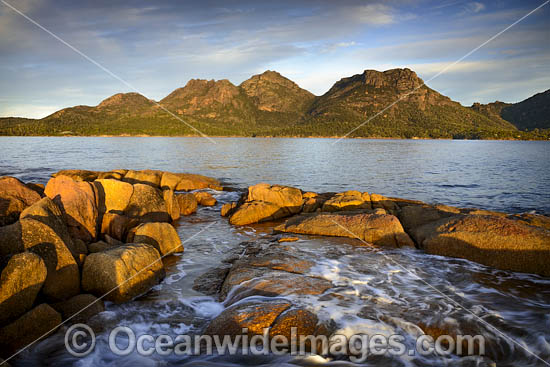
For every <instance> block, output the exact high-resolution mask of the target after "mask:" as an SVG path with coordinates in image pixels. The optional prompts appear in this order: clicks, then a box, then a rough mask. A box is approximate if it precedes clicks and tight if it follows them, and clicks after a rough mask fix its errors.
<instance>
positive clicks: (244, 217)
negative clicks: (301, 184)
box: [229, 183, 303, 225]
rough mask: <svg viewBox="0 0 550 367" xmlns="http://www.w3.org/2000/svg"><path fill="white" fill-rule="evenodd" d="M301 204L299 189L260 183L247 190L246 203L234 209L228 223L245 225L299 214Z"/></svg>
mask: <svg viewBox="0 0 550 367" xmlns="http://www.w3.org/2000/svg"><path fill="white" fill-rule="evenodd" d="M302 204H303V198H302V192H301V191H300V190H299V189H296V188H294V187H288V186H280V185H269V184H267V183H260V184H257V185H254V186H250V187H249V188H248V195H247V198H246V202H245V203H244V204H242V205H241V206H239V207H238V208H237V209H235V211H234V212H233V214H231V217H230V218H229V222H230V223H231V224H234V225H246V224H252V223H259V222H265V221H269V220H274V219H279V218H284V217H288V216H290V215H293V214H296V213H299V212H300V210H301V209H302Z"/></svg>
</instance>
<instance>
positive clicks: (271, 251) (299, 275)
mask: <svg viewBox="0 0 550 367" xmlns="http://www.w3.org/2000/svg"><path fill="white" fill-rule="evenodd" d="M244 244H245V245H247V246H246V249H245V255H244V257H242V258H240V259H238V260H235V261H234V262H233V264H232V266H231V268H230V270H229V272H227V273H226V275H225V276H224V278H223V279H222V280H221V282H222V283H221V286H220V287H219V289H220V292H219V293H220V294H219V298H220V299H221V300H225V303H226V304H228V305H230V304H233V303H235V302H238V301H239V300H242V299H244V298H247V297H250V296H264V297H280V296H287V295H306V294H312V295H318V294H322V293H323V292H325V291H326V290H327V289H329V288H331V287H332V283H331V282H329V281H327V280H325V279H321V278H317V277H312V276H308V275H307V272H308V271H309V269H310V268H311V267H312V266H314V263H313V262H312V261H310V260H308V259H305V258H304V257H303V254H298V253H297V252H296V251H294V250H293V249H292V248H291V247H289V246H284V245H282V244H279V243H277V242H274V243H270V244H268V245H267V246H266V245H264V244H262V243H254V244H247V243H244ZM220 274H223V272H220Z"/></svg>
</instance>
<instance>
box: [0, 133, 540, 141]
mask: <svg viewBox="0 0 550 367" xmlns="http://www.w3.org/2000/svg"><path fill="white" fill-rule="evenodd" d="M14 137H16V138H204V137H203V136H201V135H148V134H136V135H130V134H120V135H109V134H102V135H0V138H14ZM207 137H208V138H215V139H220V138H246V139H255V138H260V139H342V140H358V139H364V140H457V141H460V140H464V141H550V138H549V139H517V138H515V139H514V138H510V139H505V138H499V139H453V138H424V137H413V138H402V137H377V136H372V137H371V136H361V137H355V136H354V137H349V136H347V137H346V136H242V135H207Z"/></svg>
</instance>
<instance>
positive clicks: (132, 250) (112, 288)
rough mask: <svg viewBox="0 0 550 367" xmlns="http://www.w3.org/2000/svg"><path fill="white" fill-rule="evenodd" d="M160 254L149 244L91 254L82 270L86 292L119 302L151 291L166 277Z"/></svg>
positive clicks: (132, 245)
mask: <svg viewBox="0 0 550 367" xmlns="http://www.w3.org/2000/svg"><path fill="white" fill-rule="evenodd" d="M164 274H165V273H164V267H163V264H162V260H161V258H160V254H159V252H158V251H157V250H156V249H155V248H154V247H152V246H150V245H147V244H126V245H124V246H119V247H115V248H113V249H110V250H107V251H103V252H97V253H94V254H90V255H88V256H87V257H86V261H85V262H84V267H83V269H82V289H83V290H84V291H85V292H88V293H91V294H93V295H96V296H103V295H106V296H105V299H106V300H109V301H113V302H116V303H122V302H126V301H129V300H131V299H133V298H135V297H138V296H140V295H142V294H144V293H145V292H147V291H148V290H149V289H151V287H153V286H155V285H156V284H158V283H159V281H160V280H161V279H162V278H163V277H164Z"/></svg>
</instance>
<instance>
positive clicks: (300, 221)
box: [275, 212, 414, 247]
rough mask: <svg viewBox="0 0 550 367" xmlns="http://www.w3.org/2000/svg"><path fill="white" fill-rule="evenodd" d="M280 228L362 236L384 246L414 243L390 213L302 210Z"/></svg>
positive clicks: (327, 234)
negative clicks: (302, 212) (309, 211)
mask: <svg viewBox="0 0 550 367" xmlns="http://www.w3.org/2000/svg"><path fill="white" fill-rule="evenodd" d="M275 229H276V230H278V231H281V232H290V233H300V234H312V235H322V236H339V237H350V238H359V239H361V240H363V241H365V242H368V243H372V244H374V245H381V246H394V247H403V246H412V247H414V243H413V242H412V240H411V239H410V237H409V236H408V235H407V233H405V231H404V230H403V227H402V226H401V223H400V222H399V220H398V219H397V218H396V217H394V216H393V215H389V214H367V213H354V212H340V213H316V214H302V215H300V216H296V217H293V218H290V219H289V220H287V222H286V223H285V224H282V225H280V226H278V227H276V228H275Z"/></svg>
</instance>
